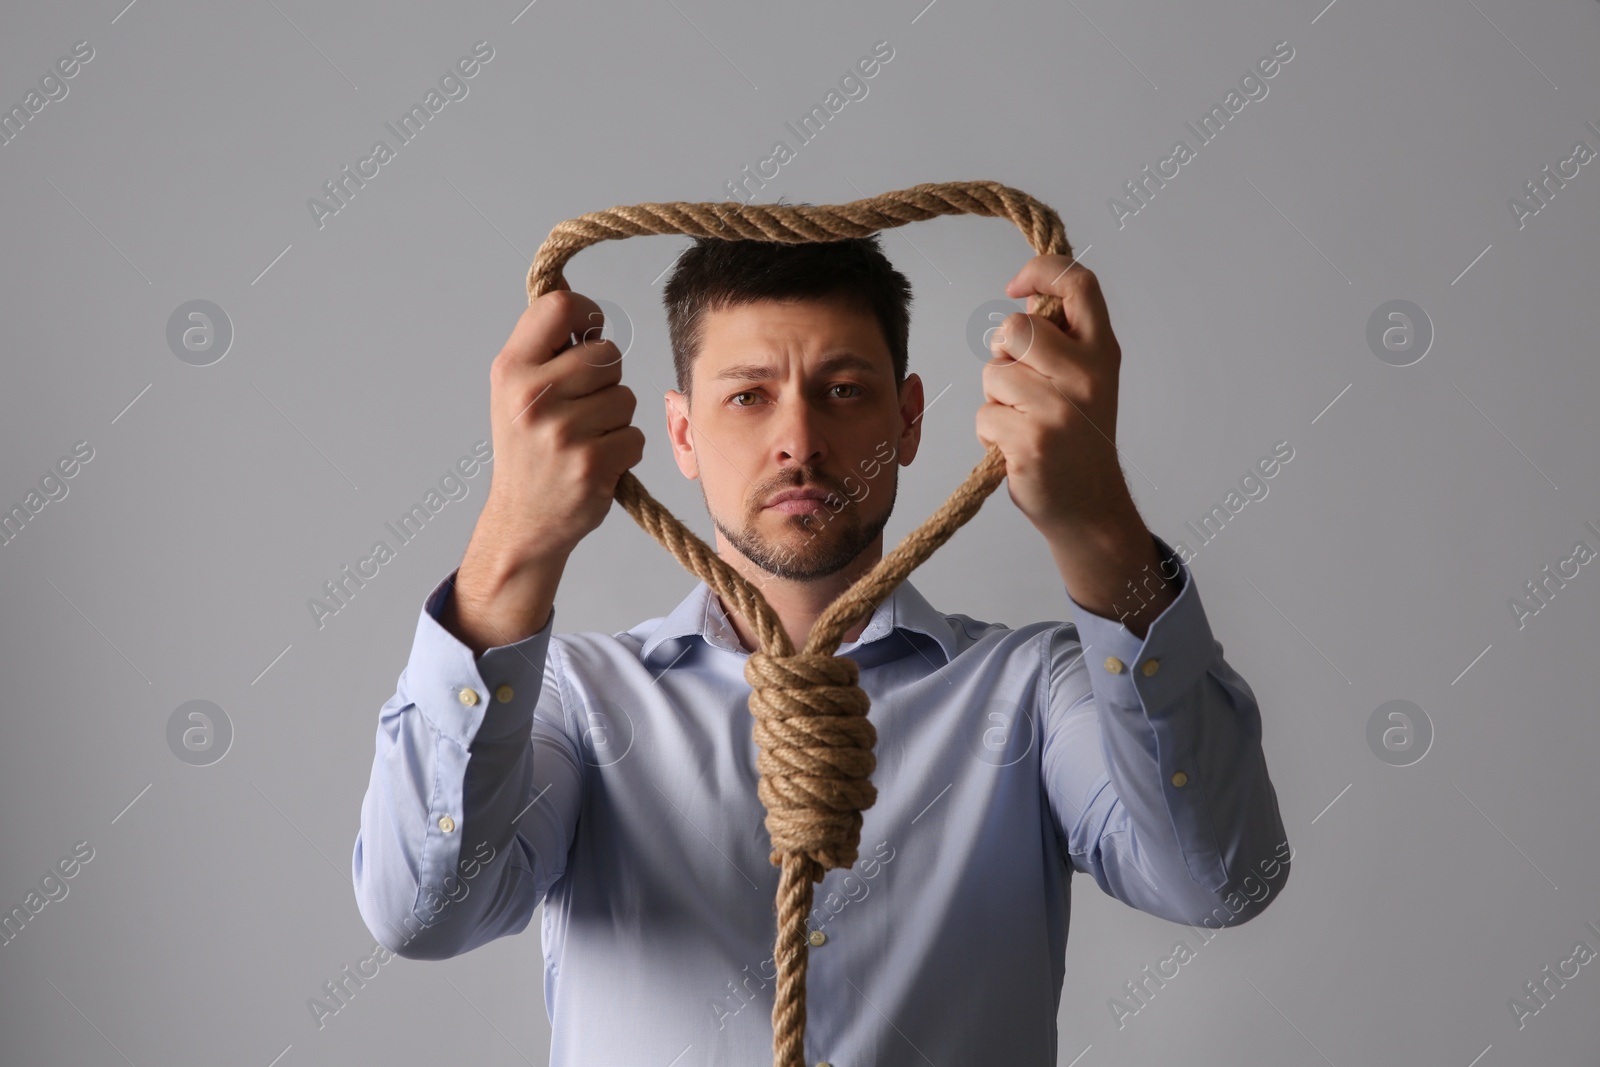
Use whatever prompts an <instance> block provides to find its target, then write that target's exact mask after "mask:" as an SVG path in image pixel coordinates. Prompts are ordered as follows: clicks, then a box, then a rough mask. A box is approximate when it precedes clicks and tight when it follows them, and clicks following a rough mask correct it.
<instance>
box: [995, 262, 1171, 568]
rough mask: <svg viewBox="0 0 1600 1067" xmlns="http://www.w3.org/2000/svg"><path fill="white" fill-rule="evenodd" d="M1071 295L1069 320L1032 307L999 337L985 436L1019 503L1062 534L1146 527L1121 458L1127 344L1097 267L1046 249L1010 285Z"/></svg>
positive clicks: (1039, 523)
mask: <svg viewBox="0 0 1600 1067" xmlns="http://www.w3.org/2000/svg"><path fill="white" fill-rule="evenodd" d="M1041 293H1050V294H1054V295H1055V296H1058V297H1060V298H1061V302H1062V309H1063V311H1064V312H1065V316H1066V322H1067V328H1066V329H1065V330H1062V329H1061V328H1059V327H1057V326H1056V325H1055V323H1053V322H1051V321H1050V320H1049V319H1047V318H1045V317H1044V316H1042V315H1036V314H1032V313H1031V308H1033V307H1036V306H1037V301H1036V300H1035V301H1031V302H1030V304H1029V307H1030V312H1029V313H1026V314H1025V313H1023V312H1017V313H1015V314H1012V315H1008V316H1006V318H1005V319H1003V320H1002V321H1001V323H1000V326H999V328H998V329H996V330H995V331H994V332H993V334H992V335H991V338H990V344H989V349H990V352H991V353H992V358H991V360H990V362H989V363H988V364H987V365H986V366H985V367H984V369H983V394H984V397H985V399H986V403H985V404H984V405H983V406H982V407H980V408H979V409H978V416H977V434H978V440H979V441H980V442H982V443H983V445H984V447H985V448H987V447H988V446H989V445H991V444H996V445H999V447H1000V451H1001V452H1002V453H1004V455H1005V458H1006V483H1007V487H1008V489H1009V491H1010V493H1011V499H1012V501H1013V502H1015V503H1016V505H1017V508H1018V509H1019V510H1020V511H1021V512H1022V513H1023V514H1024V515H1026V516H1027V517H1028V519H1029V520H1030V521H1031V522H1032V523H1033V524H1034V526H1036V527H1038V529H1039V530H1040V532H1041V533H1043V534H1045V536H1046V537H1049V538H1052V539H1059V538H1072V537H1074V536H1075V535H1079V534H1083V533H1088V532H1093V531H1098V530H1105V529H1134V530H1137V529H1142V528H1143V523H1142V522H1141V521H1140V519H1139V517H1138V512H1137V509H1136V508H1135V506H1134V503H1133V497H1132V495H1131V493H1130V492H1129V490H1128V484H1127V481H1126V479H1125V478H1124V477H1123V475H1122V468H1121V466H1120V465H1119V464H1118V462H1117V448H1116V427H1117V377H1118V373H1119V370H1120V368H1121V363H1122V348H1121V346H1120V345H1119V344H1118V343H1117V339H1116V336H1115V335H1114V334H1113V333H1112V332H1111V317H1110V314H1109V313H1108V312H1107V310H1106V303H1105V299H1104V297H1103V296H1102V295H1101V293H1100V282H1099V280H1098V279H1097V278H1096V277H1095V276H1094V273H1093V272H1092V271H1090V270H1088V269H1087V268H1085V267H1084V266H1082V265H1081V264H1077V263H1075V262H1074V261H1073V260H1072V259H1071V258H1070V257H1068V256H1059V255H1040V256H1035V257H1034V258H1033V259H1031V260H1029V261H1028V262H1027V264H1026V265H1025V266H1024V267H1023V268H1022V269H1021V270H1020V271H1018V272H1017V274H1016V276H1015V277H1013V278H1012V279H1011V280H1010V281H1009V282H1007V283H1006V295H1007V296H1009V297H1012V298H1014V299H1015V298H1019V297H1023V296H1031V295H1034V294H1041Z"/></svg>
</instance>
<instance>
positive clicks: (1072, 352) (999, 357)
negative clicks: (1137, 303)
mask: <svg viewBox="0 0 1600 1067" xmlns="http://www.w3.org/2000/svg"><path fill="white" fill-rule="evenodd" d="M989 350H990V351H991V352H993V353H994V358H993V359H991V360H990V361H989V362H988V364H987V365H986V366H985V367H984V380H985V382H987V381H988V379H989V377H990V372H991V370H994V371H1000V372H1005V373H1011V372H1012V371H1013V370H1015V369H1016V368H1018V366H1019V365H1020V366H1023V367H1027V368H1030V369H1032V370H1033V371H1036V372H1037V373H1038V375H1039V377H1040V378H1041V379H1042V380H1041V381H1038V382H1036V383H1035V384H1037V385H1044V384H1046V383H1047V382H1059V383H1060V384H1061V385H1063V386H1066V387H1067V388H1069V389H1073V390H1082V389H1084V388H1086V387H1087V386H1088V385H1089V381H1090V376H1091V374H1092V373H1093V372H1094V371H1095V370H1103V369H1104V368H1103V367H1102V364H1104V363H1105V358H1104V356H1103V355H1102V354H1101V353H1100V352H1099V350H1098V349H1096V348H1095V347H1094V346H1092V345H1090V344H1088V343H1087V342H1086V341H1084V340H1082V339H1081V338H1076V337H1073V336H1072V335H1071V334H1067V333H1064V332H1062V331H1061V330H1060V329H1059V328H1057V326H1056V324H1055V323H1053V322H1051V321H1050V320H1049V319H1047V318H1045V317H1044V316H1043V315H1027V314H1024V313H1022V312H1020V311H1018V312H1013V313H1012V314H1010V315H1007V316H1006V317H1005V318H1004V319H1002V320H1001V322H1000V327H999V328H998V329H996V330H994V331H993V332H992V333H991V334H990V337H989Z"/></svg>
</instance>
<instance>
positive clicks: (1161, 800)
mask: <svg viewBox="0 0 1600 1067" xmlns="http://www.w3.org/2000/svg"><path fill="white" fill-rule="evenodd" d="M1152 536H1154V535H1152ZM1154 539H1155V542H1156V545H1157V548H1158V549H1159V551H1160V553H1161V556H1162V559H1163V568H1162V569H1163V573H1170V572H1171V571H1172V570H1173V569H1174V568H1176V570H1177V578H1176V581H1178V582H1179V583H1181V587H1180V590H1179V592H1178V595H1177V598H1176V599H1175V600H1173V601H1172V602H1171V603H1170V604H1168V605H1167V606H1166V608H1165V609H1164V610H1163V611H1162V612H1161V614H1160V615H1158V616H1157V617H1156V618H1155V620H1154V621H1153V622H1151V623H1150V626H1149V629H1148V630H1147V632H1146V634H1145V636H1144V638H1143V639H1142V640H1141V639H1140V638H1138V637H1136V636H1134V634H1133V633H1132V631H1130V630H1129V629H1128V628H1127V627H1126V626H1124V625H1122V624H1121V623H1120V622H1118V621H1116V620H1114V619H1108V618H1105V617H1103V616H1100V615H1096V614H1095V613H1093V612H1091V611H1089V610H1087V609H1086V608H1084V607H1083V606H1082V605H1080V604H1078V603H1077V601H1075V600H1072V599H1071V597H1070V595H1069V596H1068V600H1069V602H1070V603H1071V605H1072V620H1073V621H1072V624H1071V625H1062V626H1060V627H1058V628H1057V629H1056V630H1055V631H1053V632H1052V634H1051V637H1050V640H1049V641H1048V642H1046V659H1047V663H1046V670H1047V671H1048V675H1049V677H1048V682H1047V684H1046V686H1045V692H1046V698H1045V704H1046V706H1045V708H1044V711H1043V721H1044V727H1043V731H1044V744H1043V749H1042V753H1041V758H1042V761H1043V763H1042V773H1043V775H1044V778H1045V781H1044V788H1045V792H1046V795H1047V798H1048V802H1049V805H1050V808H1051V812H1052V815H1053V816H1054V819H1055V823H1056V830H1057V832H1058V834H1059V835H1060V837H1061V839H1062V840H1063V842H1064V843H1065V846H1066V850H1067V853H1068V856H1069V858H1070V861H1071V863H1072V866H1073V867H1074V868H1075V869H1076V870H1079V871H1083V872H1086V873H1088V874H1090V875H1092V876H1093V877H1094V880H1095V881H1096V882H1097V883H1098V884H1099V886H1100V888H1101V889H1102V890H1104V891H1105V892H1107V893H1109V894H1110V895H1112V896H1114V897H1116V898H1117V899H1119V900H1121V901H1123V902H1125V903H1127V904H1129V905H1131V906H1133V907H1135V908H1138V909H1139V910H1141V911H1146V912H1149V913H1150V914H1153V915H1158V916H1161V917H1162V918H1166V919H1171V920H1174V921H1177V922H1187V923H1193V924H1200V923H1205V924H1206V925H1209V926H1217V925H1223V926H1227V925H1237V924H1239V923H1242V922H1246V921H1248V920H1249V919H1251V918H1253V917H1255V916H1256V915H1257V914H1259V913H1260V912H1261V911H1262V910H1263V909H1265V907H1266V906H1267V904H1268V903H1269V902H1270V900H1271V899H1273V898H1274V897H1275V895H1276V894H1277V893H1278V892H1281V890H1282V888H1283V886H1284V885H1285V883H1286V882H1287V880H1288V861H1289V858H1290V856H1291V855H1292V852H1291V850H1290V849H1289V846H1288V839H1287V836H1286V834H1285V832H1284V828H1283V820H1282V818H1281V816H1280V814H1279V811H1278V799H1277V794H1276V792H1275V791H1274V789H1273V786H1272V781H1271V779H1270V778H1269V777H1268V774H1267V764H1266V758H1265V755H1264V754H1263V752H1262V748H1261V712H1260V708H1259V707H1258V705H1257V703H1256V699H1255V694H1254V693H1253V692H1252V691H1251V689H1250V686H1249V685H1248V684H1247V683H1246V682H1245V680H1244V679H1243V678H1242V677H1241V676H1240V675H1239V673H1238V672H1237V671H1235V670H1234V669H1233V668H1232V667H1231V666H1229V664H1228V663H1227V661H1226V660H1224V659H1223V654H1222V651H1223V650H1222V645H1221V644H1219V643H1218V642H1217V641H1216V640H1215V639H1214V637H1213V636H1212V632H1211V627H1210V624H1209V622H1208V621H1207V619H1206V614H1205V609H1204V608H1203V607H1202V606H1201V603H1200V594H1199V591H1198V590H1197V589H1196V588H1195V583H1194V576H1193V574H1191V573H1190V571H1189V568H1188V565H1187V564H1185V563H1183V562H1182V561H1181V560H1179V559H1178V558H1177V556H1176V554H1175V553H1174V552H1173V550H1172V548H1171V546H1170V545H1168V544H1167V543H1166V542H1165V541H1163V540H1162V539H1161V538H1160V537H1154Z"/></svg>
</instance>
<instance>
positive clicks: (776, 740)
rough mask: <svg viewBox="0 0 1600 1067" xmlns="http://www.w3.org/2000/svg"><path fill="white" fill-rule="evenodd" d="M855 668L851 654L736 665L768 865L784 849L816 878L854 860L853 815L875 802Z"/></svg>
mask: <svg viewBox="0 0 1600 1067" xmlns="http://www.w3.org/2000/svg"><path fill="white" fill-rule="evenodd" d="M860 674H861V668H860V665H859V664H857V663H856V661H855V660H852V659H848V658H846V657H844V656H833V655H824V654H821V653H814V652H798V653H795V654H794V655H790V656H774V655H770V654H768V653H766V652H760V651H757V652H752V653H750V658H749V660H748V661H747V662H746V663H745V667H744V676H745V680H746V681H748V682H749V683H750V690H751V691H750V714H751V715H753V716H755V720H756V723H755V728H754V730H753V731H752V733H753V735H754V738H755V742H756V745H757V746H758V747H759V749H760V752H759V754H758V755H757V757H756V767H757V769H758V770H759V771H760V773H761V778H760V781H759V782H758V783H757V793H758V794H759V795H760V797H761V803H762V804H763V805H765V807H766V809H767V819H766V826H767V834H768V836H770V837H771V838H772V855H771V857H770V859H771V861H772V864H773V866H775V867H776V866H781V865H782V863H783V856H784V855H785V854H786V853H787V854H792V855H803V856H805V857H807V858H808V859H810V860H812V861H813V864H814V866H813V867H812V881H816V882H820V881H822V876H823V874H824V873H825V872H826V871H827V870H828V869H830V868H833V867H850V866H853V865H854V864H855V862H856V847H857V846H858V845H859V844H860V841H861V812H862V811H863V810H864V809H866V808H870V807H872V805H873V803H874V802H876V801H877V799H878V790H877V788H876V787H875V786H874V785H873V784H872V782H871V775H872V771H873V769H874V768H875V767H876V766H877V758H876V757H875V756H874V755H873V753H872V747H873V745H874V744H876V743H877V740H878V731H877V729H876V728H875V727H874V726H873V725H872V721H871V720H870V719H868V718H867V709H868V707H869V706H870V704H871V701H870V700H869V699H868V697H867V694H866V691H865V690H863V689H862V688H861V687H860V686H859V685H857V684H856V682H857V679H859V677H860Z"/></svg>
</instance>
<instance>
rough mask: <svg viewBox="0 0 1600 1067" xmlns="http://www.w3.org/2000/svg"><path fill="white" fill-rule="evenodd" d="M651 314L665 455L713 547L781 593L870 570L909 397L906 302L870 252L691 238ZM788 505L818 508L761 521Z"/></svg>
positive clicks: (909, 451) (911, 435)
mask: <svg viewBox="0 0 1600 1067" xmlns="http://www.w3.org/2000/svg"><path fill="white" fill-rule="evenodd" d="M663 300H664V302H665V303H666V307H667V328H668V333H669V336H670V338H671V342H672V355H673V366H674V369H675V370H676V373H677V384H678V388H677V389H675V390H671V391H669V392H668V393H667V396H666V399H667V424H668V429H669V431H670V433H671V436H672V444H673V452H674V455H675V457H676V458H677V461H678V467H679V469H680V470H682V471H683V473H684V476H685V477H688V478H696V479H698V480H699V481H700V488H701V492H702V493H703V494H704V496H705V501H706V510H707V511H708V512H709V513H710V515H711V520H712V523H713V524H714V525H715V526H716V528H717V530H718V532H719V533H721V535H722V536H723V538H725V539H726V540H727V542H728V543H729V544H730V545H731V546H732V547H733V548H735V549H737V550H738V551H739V552H740V553H742V554H743V555H744V556H745V557H747V558H748V559H750V560H751V561H752V562H753V563H755V564H756V565H757V566H758V567H760V568H761V569H762V570H764V571H766V572H768V573H769V574H772V575H774V576H776V577H778V578H784V579H789V580H794V581H812V580H816V579H820V578H825V577H827V576H828V575H831V574H834V573H836V572H838V571H840V570H843V569H844V568H846V567H847V566H849V565H850V564H851V563H852V562H854V561H856V560H857V559H858V558H860V557H861V555H862V553H863V552H864V551H866V550H868V549H873V550H874V556H877V555H881V553H882V531H883V527H884V524H885V523H887V522H888V519H889V514H890V512H891V511H892V510H893V507H894V498H895V490H896V484H897V481H898V478H897V469H898V467H899V465H900V464H909V463H910V462H911V461H912V459H913V458H914V457H915V455H916V450H917V445H918V443H919V441H920V438H921V425H920V415H921V413H922V405H923V396H922V382H921V380H920V379H919V378H918V376H917V375H915V374H911V375H909V376H908V375H907V373H906V364H907V358H908V357H907V339H908V336H909V334H910V305H911V286H910V283H909V282H908V281H907V280H906V278H905V276H904V275H902V274H901V273H900V272H899V271H897V270H895V268H894V266H893V265H892V264H891V263H890V262H889V261H888V259H887V258H885V257H884V255H883V253H882V252H881V251H880V250H879V248H878V243H877V238H876V237H864V238H852V239H849V240H843V241H830V242H825V243H808V244H784V243H780V242H772V241H723V240H718V239H714V238H698V239H696V241H695V243H694V245H693V246H692V247H691V248H689V250H688V251H686V252H685V253H684V254H683V255H682V256H680V257H679V259H678V261H677V264H676V265H675V267H674V269H673V274H672V276H671V278H669V279H668V281H667V285H666V290H665V293H664V295H663ZM791 489H803V490H813V491H816V492H818V493H820V494H822V495H823V497H825V498H828V497H831V499H824V500H821V501H817V502H815V503H814V504H812V505H809V506H805V505H802V506H800V509H799V510H792V509H785V508H781V507H770V506H768V505H769V504H770V503H771V501H772V498H773V497H774V496H776V495H777V494H779V493H781V492H783V491H785V490H791Z"/></svg>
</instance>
